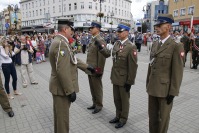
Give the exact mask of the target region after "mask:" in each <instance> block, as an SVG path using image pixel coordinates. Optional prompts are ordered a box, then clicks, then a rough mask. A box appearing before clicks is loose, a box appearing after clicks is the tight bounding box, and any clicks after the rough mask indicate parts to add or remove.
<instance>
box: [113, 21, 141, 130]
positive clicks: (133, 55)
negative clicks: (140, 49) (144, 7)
mask: <svg viewBox="0 0 199 133" xmlns="http://www.w3.org/2000/svg"><path fill="white" fill-rule="evenodd" d="M129 30H130V25H129V24H126V23H121V24H119V25H118V30H117V33H118V38H119V40H118V41H116V42H115V44H114V47H113V50H112V57H113V67H112V70H111V81H112V84H113V97H114V103H115V107H116V117H115V118H114V119H112V120H111V121H109V123H116V125H115V128H121V127H123V126H124V125H125V124H126V122H127V119H128V114H129V98H130V88H131V85H134V83H135V77H136V72H137V67H138V65H137V48H136V45H135V44H133V43H132V42H131V41H130V40H129V39H128V35H129Z"/></svg>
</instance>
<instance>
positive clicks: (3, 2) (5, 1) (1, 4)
mask: <svg viewBox="0 0 199 133" xmlns="http://www.w3.org/2000/svg"><path fill="white" fill-rule="evenodd" d="M19 1H20V0H0V11H2V10H3V9H4V8H6V7H7V6H8V5H9V4H13V5H15V4H19ZM150 1H154V0H132V4H131V13H132V14H133V18H134V19H140V18H143V17H144V13H143V11H142V10H143V6H144V5H146V3H147V2H150Z"/></svg>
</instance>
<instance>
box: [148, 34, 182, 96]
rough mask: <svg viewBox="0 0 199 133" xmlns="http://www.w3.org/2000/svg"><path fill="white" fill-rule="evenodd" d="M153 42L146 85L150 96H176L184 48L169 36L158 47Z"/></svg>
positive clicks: (180, 80) (180, 77) (179, 83)
mask: <svg viewBox="0 0 199 133" xmlns="http://www.w3.org/2000/svg"><path fill="white" fill-rule="evenodd" d="M158 43H159V42H158V41H157V42H154V43H153V45H152V49H151V55H150V59H151V62H150V64H149V66H148V74H147V81H146V87H147V92H148V94H149V95H151V96H155V97H166V96H167V95H173V96H177V95H178V94H179V89H180V85H181V82H182V77H183V68H184V62H183V60H184V49H183V45H182V44H180V43H176V42H175V41H174V40H173V39H172V38H171V37H169V38H168V39H167V40H166V41H165V43H164V44H163V45H162V46H161V47H160V48H159V49H158V45H160V44H158Z"/></svg>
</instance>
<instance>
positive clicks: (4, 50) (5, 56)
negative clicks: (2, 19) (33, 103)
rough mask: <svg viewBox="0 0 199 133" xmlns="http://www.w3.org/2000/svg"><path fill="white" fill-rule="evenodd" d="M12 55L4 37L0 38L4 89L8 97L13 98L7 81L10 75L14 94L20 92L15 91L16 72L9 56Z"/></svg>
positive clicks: (0, 59)
mask: <svg viewBox="0 0 199 133" xmlns="http://www.w3.org/2000/svg"><path fill="white" fill-rule="evenodd" d="M13 55H14V52H13V51H12V50H11V48H10V45H9V44H8V43H7V40H6V38H5V37H3V38H2V39H1V40H0V63H1V64H0V65H1V67H2V71H3V74H4V78H5V83H4V86H5V89H6V92H7V95H8V98H9V99H14V97H13V96H12V95H11V94H10V89H9V82H10V75H11V76H12V87H13V90H14V95H21V94H22V93H19V92H17V73H16V69H15V66H14V63H13V62H12V59H11V57H12V56H13Z"/></svg>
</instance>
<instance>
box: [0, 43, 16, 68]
mask: <svg viewBox="0 0 199 133" xmlns="http://www.w3.org/2000/svg"><path fill="white" fill-rule="evenodd" d="M13 55H14V52H12V56H13ZM2 63H12V59H11V58H10V56H9V55H8V54H6V52H5V49H4V48H3V47H2V46H0V66H1V65H2Z"/></svg>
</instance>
